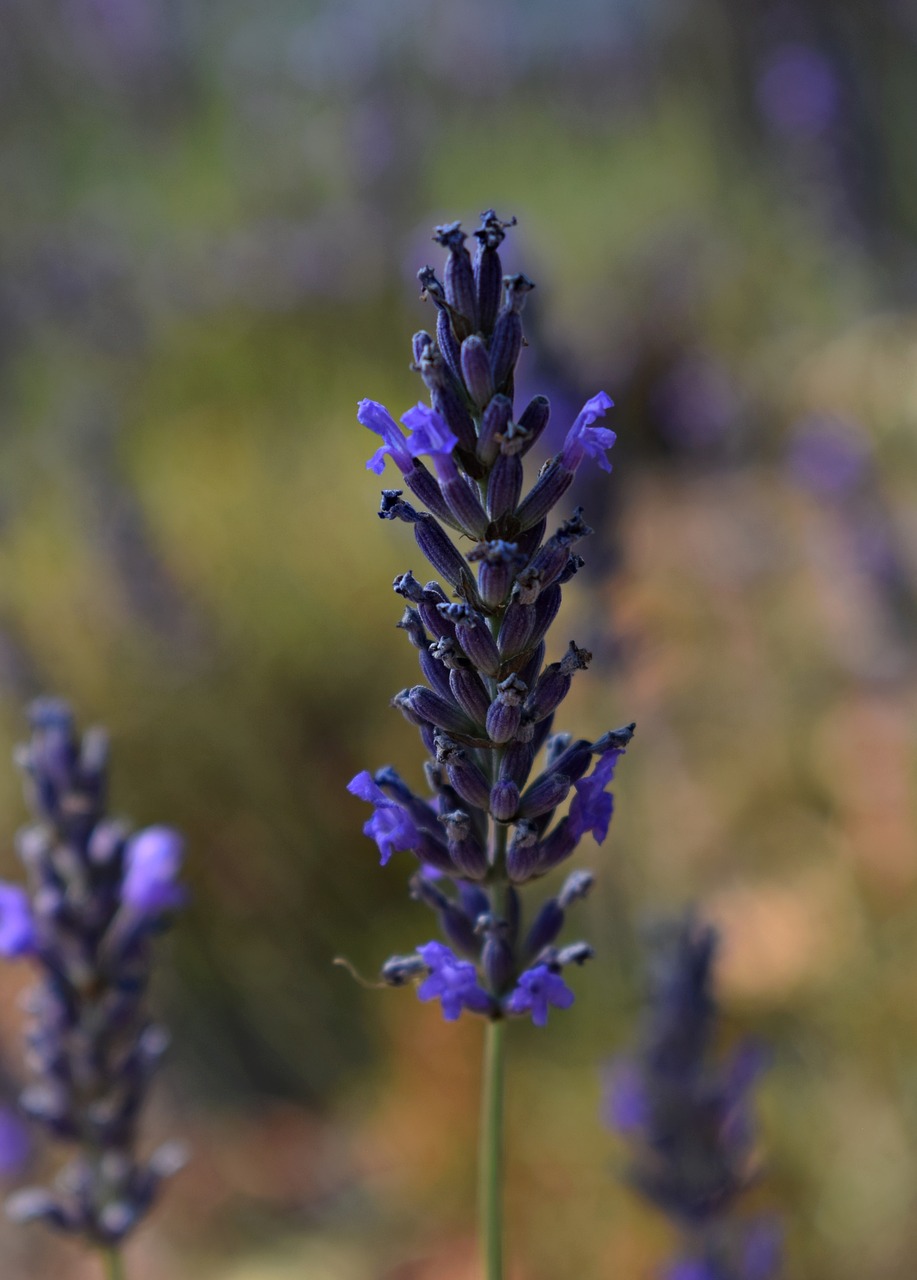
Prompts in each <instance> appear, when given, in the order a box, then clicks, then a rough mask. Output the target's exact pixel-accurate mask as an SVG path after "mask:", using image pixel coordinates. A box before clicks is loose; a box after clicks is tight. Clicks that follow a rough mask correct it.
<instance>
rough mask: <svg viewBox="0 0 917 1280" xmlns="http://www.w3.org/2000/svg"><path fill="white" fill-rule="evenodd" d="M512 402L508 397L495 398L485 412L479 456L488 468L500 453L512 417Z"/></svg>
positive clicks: (478, 450) (479, 437)
mask: <svg viewBox="0 0 917 1280" xmlns="http://www.w3.org/2000/svg"><path fill="white" fill-rule="evenodd" d="M512 412H513V405H512V401H511V400H509V399H508V397H507V396H494V398H493V399H492V400H491V402H490V404H489V405H488V406H487V408H486V409H485V410H484V416H483V417H482V419H481V433H480V435H479V436H478V446H477V454H478V457H479V458H480V459H481V461H482V462H485V463H486V464H487V465H488V466H490V464H491V463H492V462H493V461H494V459H495V458H496V457H497V455H498V454H499V452H500V442H501V440H502V438H503V435H504V433H505V431H506V429H507V426H508V424H509V420H510V418H511V416H512Z"/></svg>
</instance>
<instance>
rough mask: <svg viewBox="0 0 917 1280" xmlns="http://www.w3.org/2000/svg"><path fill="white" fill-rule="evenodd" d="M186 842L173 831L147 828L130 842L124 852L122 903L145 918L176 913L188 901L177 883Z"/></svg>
mask: <svg viewBox="0 0 917 1280" xmlns="http://www.w3.org/2000/svg"><path fill="white" fill-rule="evenodd" d="M183 855H184V841H183V840H182V838H181V836H180V835H179V834H178V832H177V831H173V830H172V828H171V827H146V828H145V829H144V830H143V831H138V832H137V834H136V835H135V836H132V837H131V839H130V840H129V841H128V844H127V848H126V849H125V851H124V879H123V880H122V882H121V901H122V902H123V903H124V904H125V905H126V906H128V907H130V908H132V910H134V911H137V912H139V913H140V914H141V915H144V916H158V915H162V914H163V912H166V911H174V910H175V909H176V908H177V907H180V906H182V904H183V903H184V901H185V896H186V895H185V890H184V889H183V888H182V886H181V885H180V884H178V883H177V881H178V875H179V872H180V871H181V863H182V857H183Z"/></svg>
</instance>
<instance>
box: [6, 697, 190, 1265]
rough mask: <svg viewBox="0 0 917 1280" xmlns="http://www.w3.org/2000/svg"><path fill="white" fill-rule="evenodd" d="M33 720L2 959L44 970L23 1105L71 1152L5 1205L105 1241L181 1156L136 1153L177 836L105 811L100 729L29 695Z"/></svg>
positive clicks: (164, 1040) (129, 1223)
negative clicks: (18, 872)
mask: <svg viewBox="0 0 917 1280" xmlns="http://www.w3.org/2000/svg"><path fill="white" fill-rule="evenodd" d="M31 727H32V736H31V740H30V742H29V743H28V744H27V745H25V746H23V747H22V748H20V750H19V752H18V754H17V763H18V764H19V766H20V768H21V769H22V771H23V773H24V775H25V783H26V796H27V800H28V803H29V806H30V808H31V809H32V811H33V814H34V816H35V819H36V821H35V823H34V824H33V825H31V826H29V827H26V828H25V829H23V830H22V831H21V832H20V833H19V837H18V851H19V855H20V858H21V860H22V862H23V864H24V866H25V869H26V872H27V874H28V879H29V892H26V891H25V890H24V889H22V888H20V887H19V886H18V885H14V884H0V955H3V956H5V957H7V958H16V957H28V958H30V959H31V960H32V961H33V963H34V964H35V965H36V967H37V969H38V971H39V973H40V978H39V982H38V984H37V985H36V986H35V987H34V988H33V989H32V990H31V991H30V992H29V993H28V997H27V1009H28V1011H29V1013H30V1014H31V1025H30V1028H29V1032H28V1037H27V1039H28V1050H29V1052H28V1063H29V1066H30V1068H31V1070H32V1071H33V1072H34V1074H35V1081H34V1083H32V1084H31V1085H29V1087H28V1088H27V1089H26V1090H25V1092H24V1093H23V1095H22V1098H21V1106H22V1108H23V1110H24V1111H25V1112H26V1113H27V1115H29V1116H30V1117H32V1118H33V1119H35V1120H36V1121H38V1122H40V1123H41V1124H42V1125H43V1126H44V1127H45V1128H46V1129H47V1130H48V1131H49V1132H50V1133H51V1134H52V1135H53V1136H54V1137H55V1138H57V1139H60V1140H62V1141H64V1142H67V1143H70V1144H73V1145H74V1146H75V1147H76V1149H77V1151H76V1154H75V1156H74V1157H73V1158H72V1159H71V1160H69V1162H68V1163H66V1164H65V1166H64V1167H63V1169H62V1170H61V1171H60V1173H59V1175H58V1177H57V1179H56V1182H55V1185H54V1187H53V1189H50V1190H45V1189H40V1188H30V1189H28V1190H24V1191H20V1192H18V1193H17V1194H16V1195H14V1196H13V1197H12V1198H11V1199H10V1201H9V1202H8V1210H9V1212H10V1213H11V1215H12V1216H13V1217H14V1218H16V1219H17V1220H19V1221H31V1220H35V1219H40V1220H43V1221H45V1222H47V1223H48V1224H49V1225H51V1226H53V1227H56V1228H58V1229H60V1230H63V1231H68V1232H73V1233H77V1234H81V1235H83V1236H85V1237H86V1238H87V1239H89V1240H90V1241H92V1242H94V1243H96V1244H99V1245H111V1244H114V1243H116V1242H117V1241H118V1240H120V1239H122V1238H123V1237H124V1236H125V1235H127V1233H128V1232H129V1231H131V1230H132V1229H133V1227H134V1226H136V1224H137V1223H138V1222H139V1220H140V1219H141V1218H142V1216H143V1215H144V1214H145V1213H146V1211H147V1210H148V1209H149V1207H150V1204H151V1203H152V1200H153V1197H154V1195H155V1193H156V1190H157V1187H158V1185H159V1183H160V1182H161V1181H162V1179H163V1178H164V1177H166V1176H167V1175H168V1174H170V1173H172V1172H174V1171H175V1169H176V1168H178V1167H179V1165H180V1163H181V1153H180V1151H179V1149H178V1147H177V1146H176V1145H175V1144H168V1145H167V1146H164V1147H161V1148H160V1149H159V1150H158V1151H157V1152H156V1153H155V1154H154V1155H153V1156H152V1158H151V1159H150V1160H149V1161H147V1162H145V1163H143V1162H140V1161H138V1159H137V1156H136V1153H135V1138H136V1129H137V1120H138V1115H139V1112H140V1108H141V1106H142V1103H143V1100H144V1097H145V1095H146V1093H147V1089H148V1086H149V1082H150V1079H151V1077H152V1075H153V1073H154V1071H155V1070H156V1067H157V1066H158V1064H159V1062H160V1059H161V1058H162V1056H163V1054H164V1052H165V1050H166V1047H167V1044H168V1037H167V1035H166V1033H165V1031H164V1030H163V1029H162V1028H161V1027H159V1026H157V1025H155V1024H154V1023H153V1022H152V1021H151V1020H150V1017H149V1013H148V1011H147V1008H146V990H147V986H148V982H149V977H150V971H151V962H152V942H153V939H154V936H155V935H156V934H157V933H159V932H161V930H162V928H163V927H164V925H165V924H166V923H167V919H168V915H169V913H170V912H172V911H173V910H174V909H175V908H176V907H179V906H180V905H181V904H182V902H183V900H184V892H183V890H182V889H181V887H180V885H179V884H178V873H179V869H180V864H181V858H182V842H181V839H180V837H179V836H178V835H177V833H176V832H174V831H172V830H170V829H169V828H167V827H149V828H147V829H146V830H143V831H139V832H137V833H136V834H133V835H132V834H131V833H130V830H129V829H128V828H127V827H126V826H125V825H124V824H123V823H122V822H120V821H118V820H117V819H113V818H110V817H108V816H107V815H106V789H107V759H108V745H107V739H106V737H105V734H104V733H103V732H102V731H100V730H97V729H93V730H89V731H88V732H87V733H86V734H85V735H84V736H83V738H82V741H80V739H79V737H78V736H77V734H76V732H75V729H74V723H73V717H72V714H71V712H70V710H69V708H68V707H67V706H66V705H65V704H63V703H60V702H58V701H56V700H52V699H43V700H41V701H39V702H36V703H35V704H33V706H32V708H31Z"/></svg>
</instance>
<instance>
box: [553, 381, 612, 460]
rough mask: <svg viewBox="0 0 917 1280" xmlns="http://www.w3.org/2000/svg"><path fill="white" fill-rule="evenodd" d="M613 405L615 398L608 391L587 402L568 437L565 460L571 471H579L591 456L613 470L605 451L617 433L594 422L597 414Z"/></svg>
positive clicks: (602, 415)
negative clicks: (584, 460)
mask: <svg viewBox="0 0 917 1280" xmlns="http://www.w3.org/2000/svg"><path fill="white" fill-rule="evenodd" d="M613 405H614V401H613V400H612V399H611V397H610V396H608V395H606V394H605V392H604V391H600V392H599V393H598V395H595V396H593V397H592V399H591V400H587V401H586V403H585V404H584V405H583V407H582V409H581V410H580V411H579V413H578V414H577V416H576V419H575V421H574V423H573V426H572V427H571V428H570V430H569V431H568V432H567V438H566V440H565V441H564V447H563V453H562V455H561V462H562V464H563V466H564V467H566V468H567V470H568V471H575V470H576V468H577V467H578V466H579V464H580V463H581V462H582V460H583V458H585V457H587V456H588V457H590V458H594V459H595V461H596V462H597V463H598V464H599V466H600V467H601V469H602V470H603V471H611V463H610V462H609V461H608V459H607V457H606V456H605V451H606V450H607V449H610V448H611V446H612V445H613V444H614V442H615V440H616V438H617V437H616V436H615V433H614V432H613V431H612V430H610V429H609V428H608V427H596V426H595V425H594V423H595V421H596V419H597V418H601V417H604V415H605V414H606V413H607V411H608V410H609V409H611V408H612V407H613Z"/></svg>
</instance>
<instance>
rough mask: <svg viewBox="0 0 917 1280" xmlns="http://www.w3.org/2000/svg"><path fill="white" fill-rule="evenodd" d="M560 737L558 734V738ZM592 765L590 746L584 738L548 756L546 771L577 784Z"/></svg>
mask: <svg viewBox="0 0 917 1280" xmlns="http://www.w3.org/2000/svg"><path fill="white" fill-rule="evenodd" d="M560 736H561V735H559V734H558V737H560ZM591 763H592V744H591V743H590V742H588V741H587V740H586V739H585V738H578V739H577V740H576V742H571V743H570V744H569V745H568V746H567V747H566V748H565V749H564V750H563V751H560V752H557V753H556V754H555V753H550V754H549V763H548V765H547V766H546V767H547V769H556V770H557V771H558V773H563V774H565V775H566V776H567V777H568V778H569V779H570V782H571V783H573V782H577V781H578V780H579V779H580V778H581V777H582V776H583V774H584V773H585V772H586V770H587V769H588V768H589V766H590V764H591Z"/></svg>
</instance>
